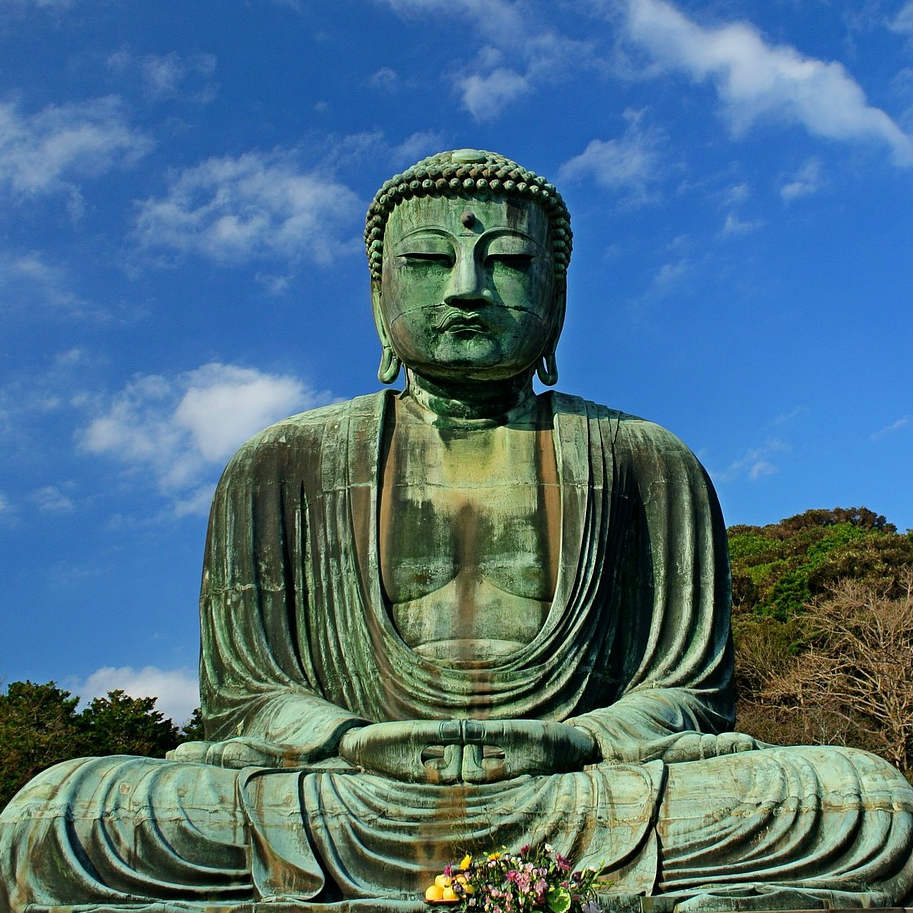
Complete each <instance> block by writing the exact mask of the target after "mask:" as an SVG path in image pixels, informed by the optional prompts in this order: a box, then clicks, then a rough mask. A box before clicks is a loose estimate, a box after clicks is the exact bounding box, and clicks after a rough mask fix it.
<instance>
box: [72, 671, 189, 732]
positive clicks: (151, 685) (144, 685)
mask: <svg viewBox="0 0 913 913" xmlns="http://www.w3.org/2000/svg"><path fill="white" fill-rule="evenodd" d="M66 686H67V688H68V689H69V690H70V692H71V693H72V694H77V695H79V696H80V697H81V698H82V702H83V703H86V704H87V703H89V701H91V700H92V699H93V698H96V697H104V696H105V695H106V694H107V693H108V692H109V691H124V692H125V693H127V694H129V695H130V697H156V698H158V701H156V705H155V706H156V709H158V710H160V711H161V712H162V713H163V714H164V715H165V716H166V717H168V718H169V719H171V720H173V721H174V722H175V723H176V724H177V725H178V726H180V725H182V724H184V723H186V722H187V720H188V719H190V715H191V713H193V711H194V709H195V708H196V707H198V706H199V705H200V690H199V683H198V679H197V673H196V671H195V670H193V669H189V668H186V667H182V668H178V669H160V668H159V667H158V666H144V667H143V668H142V669H135V668H133V667H132V666H102V667H101V668H100V669H96V670H95V671H94V672H92V673H91V674H90V675H88V676H86V678H85V679H70V680H68V681H67V682H66Z"/></svg>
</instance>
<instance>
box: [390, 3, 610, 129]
mask: <svg viewBox="0 0 913 913" xmlns="http://www.w3.org/2000/svg"><path fill="white" fill-rule="evenodd" d="M385 2H386V5H388V6H389V7H391V8H392V9H393V10H394V11H395V12H396V13H397V14H399V15H400V16H402V17H405V18H410V17H419V16H422V17H428V16H430V15H434V16H436V17H438V18H442V17H445V16H446V17H450V18H457V17H459V18H462V19H468V20H469V21H471V22H472V24H473V28H474V30H475V32H476V34H477V35H478V36H479V39H480V42H481V47H480V49H479V52H478V54H477V55H476V57H475V59H474V60H473V62H472V64H471V66H470V67H465V68H458V69H456V70H455V71H453V72H452V74H451V79H452V82H453V85H454V88H455V89H456V91H457V94H458V95H459V97H460V100H461V102H462V105H463V107H464V108H465V109H466V110H467V111H468V112H469V113H470V114H471V115H472V117H473V118H474V119H475V120H476V121H479V122H483V121H491V120H494V119H495V118H497V117H498V116H500V115H501V114H503V113H504V112H505V111H506V110H507V109H508V108H509V107H510V105H511V104H513V103H514V102H515V101H518V100H519V99H521V98H523V97H524V96H526V95H528V94H530V93H531V92H533V91H534V90H535V89H536V88H538V87H539V86H540V85H542V84H543V83H544V82H546V81H549V80H555V79H561V78H562V77H563V76H564V75H565V74H570V73H572V72H574V71H577V72H579V70H580V69H581V68H583V67H587V66H593V65H595V55H594V53H593V47H592V45H591V44H590V43H589V42H585V41H579V40H576V39H572V38H569V37H568V36H566V35H563V34H561V33H560V32H558V31H556V30H555V29H554V28H552V27H551V26H550V24H549V23H548V21H547V19H546V18H545V17H543V16H541V15H539V14H538V13H537V11H536V9H535V7H534V6H533V5H531V4H523V5H521V4H518V3H514V2H510V0H385Z"/></svg>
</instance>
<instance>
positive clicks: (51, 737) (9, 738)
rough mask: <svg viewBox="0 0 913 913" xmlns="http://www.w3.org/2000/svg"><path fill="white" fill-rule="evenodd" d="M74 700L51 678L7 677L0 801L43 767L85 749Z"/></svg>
mask: <svg viewBox="0 0 913 913" xmlns="http://www.w3.org/2000/svg"><path fill="white" fill-rule="evenodd" d="M78 703H79V698H77V697H70V692H69V691H63V690H61V689H60V688H58V687H57V686H56V685H55V684H54V682H48V683H47V684H44V685H37V684H35V683H34V682H13V683H12V684H11V685H10V686H9V689H8V690H7V693H6V694H4V695H0V807H2V806H3V805H6V803H7V802H8V801H9V800H10V799H11V798H12V796H13V794H14V793H15V792H16V791H17V790H18V789H19V788H20V787H21V786H22V785H23V784H24V783H25V782H26V781H28V780H30V779H31V778H32V777H34V776H35V775H36V774H37V773H39V772H40V771H42V770H44V769H45V768H46V767H50V766H51V765H52V764H56V763H57V762H58V761H63V760H66V759H67V758H72V757H74V756H78V755H80V754H86V753H88V747H89V742H88V739H87V737H86V732H85V727H84V726H83V724H82V719H81V715H80V714H78V713H77V712H76V705H77V704H78Z"/></svg>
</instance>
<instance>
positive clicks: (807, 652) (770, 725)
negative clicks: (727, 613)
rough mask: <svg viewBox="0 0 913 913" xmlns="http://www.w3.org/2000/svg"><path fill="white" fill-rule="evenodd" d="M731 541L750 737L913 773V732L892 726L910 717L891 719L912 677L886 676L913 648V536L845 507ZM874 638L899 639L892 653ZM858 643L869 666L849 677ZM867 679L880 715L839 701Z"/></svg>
mask: <svg viewBox="0 0 913 913" xmlns="http://www.w3.org/2000/svg"><path fill="white" fill-rule="evenodd" d="M729 543H730V556H731V562H732V593H733V620H732V629H733V639H734V642H735V650H736V657H735V664H736V680H735V684H736V696H737V706H736V709H737V715H738V721H739V722H738V728H739V729H740V730H741V731H746V732H749V733H751V734H752V735H754V736H756V737H757V738H760V739H762V740H763V741H771V742H776V743H780V744H809V743H834V744H848V745H855V746H856V747H859V748H865V749H867V750H869V751H874V752H876V753H878V754H881V755H882V756H883V757H886V758H888V759H889V760H891V761H892V762H893V763H895V764H899V765H900V766H901V767H908V766H909V763H910V762H909V758H911V757H913V749H911V748H909V747H906V746H905V743H906V741H908V740H909V738H910V736H909V734H908V729H909V725H910V724H909V723H908V722H907V723H903V722H892V721H894V720H895V719H896V720H900V721H903V720H904V719H905V718H906V717H905V711H904V712H895V711H893V710H892V713H893V716H892V717H891V718H890V720H889V721H888V722H886V721H885V719H883V718H882V717H885V715H886V714H887V713H888V711H889V710H891V708H894V707H895V706H897V705H898V702H899V701H901V700H907V697H906V696H905V695H906V691H907V690H909V686H908V685H907V684H905V683H904V682H905V679H904V676H903V675H901V674H900V673H895V674H892V675H885V674H883V673H882V672H880V671H878V670H879V668H880V667H879V663H884V662H887V661H893V660H894V659H896V657H897V655H898V654H899V655H904V656H907V657H908V656H909V655H910V654H911V650H913V644H911V643H909V642H908V641H909V634H908V633H907V632H908V628H909V626H907V627H904V626H903V625H902V624H900V622H898V619H901V620H902V619H903V618H908V619H909V617H910V616H911V614H913V612H911V606H910V589H909V587H910V583H909V581H910V568H911V566H913V533H910V532H908V533H906V534H900V533H898V532H897V530H896V527H895V526H894V525H893V524H890V523H888V522H887V521H886V520H885V518H884V517H883V516H881V515H879V514H875V513H874V512H873V511H870V510H868V509H866V508H863V507H853V508H839V507H838V508H834V509H833V510H808V511H805V513H802V514H797V515H796V516H794V517H788V518H786V519H785V520H781V521H780V522H779V523H773V524H769V525H767V526H745V525H740V526H733V527H730V529H729ZM835 607H840V613H838V614H839V618H840V619H841V621H840V624H841V625H842V626H843V627H842V630H843V634H842V640H840V642H839V644H838V641H837V640H836V639H835V638H834V637H833V636H832V634H833V630H834V627H835V625H836V623H837V622H836V619H837V617H838V615H837V614H835V612H836V611H837V610H836V608H835ZM877 613H881V614H880V615H878V622H877V624H875V623H874V622H873V619H874V618H875V616H876V614H877ZM873 631H877V632H878V635H879V636H886V632H893V634H892V636H893V637H894V638H895V640H894V641H892V646H891V647H890V648H883V647H882V648H879V647H877V646H876V647H871V646H866V645H869V644H871V643H873V642H874V641H873V638H874V637H875V635H874V634H873ZM905 638H906V639H905ZM851 646H852V647H853V649H854V650H855V651H856V655H858V656H860V657H865V660H864V661H863V660H861V659H860V660H853V662H857V664H858V665H857V667H855V668H853V669H851V670H849V671H847V663H848V662H849V660H848V657H849V656H850V654H851V652H852V651H851V649H850V647H851ZM886 654H891V655H890V656H888V655H886ZM836 670H841V673H840V674H841V675H842V676H843V678H841V679H840V688H842V691H840V690H839V689H838V688H837V685H835V684H834V681H837V678H836V675H837V672H836ZM876 672H877V673H878V674H876ZM901 679H904V682H901ZM857 681H870V682H874V683H876V684H871V685H870V686H869V691H870V692H871V697H872V702H871V704H872V706H863V701H862V700H861V698H860V697H859V695H855V696H854V697H853V699H852V701H851V700H850V698H848V697H840V696H839V695H840V694H844V695H849V694H851V693H853V694H855V692H852V689H850V688H848V687H847V685H846V683H847V682H857ZM828 683H830V684H828ZM825 685H827V687H828V688H830V690H827V688H826V687H825ZM905 689H906V690H905ZM864 690H865V689H863V691H864ZM838 692H839V693H838ZM853 702H855V705H857V706H850V705H851V703H853ZM904 706H906V705H904ZM872 707H875V708H877V712H875V711H873V710H872ZM907 716H909V714H907ZM904 726H906V727H907V728H904ZM898 733H899V734H898Z"/></svg>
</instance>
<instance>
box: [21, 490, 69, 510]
mask: <svg viewBox="0 0 913 913" xmlns="http://www.w3.org/2000/svg"><path fill="white" fill-rule="evenodd" d="M32 501H33V502H34V503H35V506H36V507H37V508H38V510H40V511H41V512H42V513H43V514H68V513H70V512H71V511H72V510H73V509H74V507H75V505H74V504H73V499H72V498H70V497H69V496H68V495H66V494H64V493H63V492H62V491H61V490H60V488H58V486H56V485H44V486H42V487H41V488H38V489H36V490H35V491H33V492H32Z"/></svg>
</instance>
